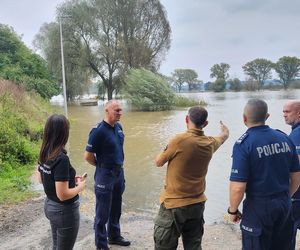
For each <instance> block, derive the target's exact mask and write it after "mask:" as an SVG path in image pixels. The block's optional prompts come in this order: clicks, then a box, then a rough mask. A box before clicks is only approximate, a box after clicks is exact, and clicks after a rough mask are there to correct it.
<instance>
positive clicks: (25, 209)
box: [0, 191, 300, 250]
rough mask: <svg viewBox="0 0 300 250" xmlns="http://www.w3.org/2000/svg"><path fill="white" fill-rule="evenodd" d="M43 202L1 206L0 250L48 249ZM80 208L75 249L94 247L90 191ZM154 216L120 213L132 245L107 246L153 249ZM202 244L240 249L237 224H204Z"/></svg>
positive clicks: (211, 249)
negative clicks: (79, 222) (79, 221)
mask: <svg viewBox="0 0 300 250" xmlns="http://www.w3.org/2000/svg"><path fill="white" fill-rule="evenodd" d="M43 204H44V196H43V195H41V196H39V197H38V198H34V199H31V200H29V201H26V202H24V203H21V204H18V205H13V206H1V207H0V249H1V250H19V249H22V250H23V249H25V250H27V249H28V250H29V249H30V250H40V249H51V247H52V246H51V243H52V241H51V232H50V225H49V222H48V220H47V219H46V218H45V216H44V211H43ZM80 210H81V224H80V230H79V235H78V237H77V241H76V244H75V247H74V249H75V250H89V249H92V250H93V249H95V246H94V234H93V214H94V195H93V193H92V192H91V191H84V192H83V194H82V196H81V208H80ZM153 219H154V218H153V216H150V215H146V214H137V213H125V214H122V220H121V228H122V234H123V236H124V237H125V238H127V239H129V240H131V246H129V247H117V246H110V249H111V250H125V249H128V250H131V249H136V250H142V249H154V247H153V238H152V234H153ZM298 236H299V235H298ZM298 239H299V237H298ZM202 247H203V249H204V250H220V249H222V250H238V249H241V235H240V230H239V227H238V226H237V225H233V224H231V223H227V222H220V223H218V224H213V225H205V232H204V236H203V243H202ZM178 249H179V250H182V249H183V247H182V244H179V246H178ZM296 249H300V248H299V242H297V248H296Z"/></svg>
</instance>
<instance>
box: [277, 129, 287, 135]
mask: <svg viewBox="0 0 300 250" xmlns="http://www.w3.org/2000/svg"><path fill="white" fill-rule="evenodd" d="M275 130H276V131H278V132H280V133H282V134H284V135H287V134H286V133H285V132H283V131H281V130H280V129H275Z"/></svg>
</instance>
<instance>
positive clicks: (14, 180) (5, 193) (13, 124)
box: [0, 80, 52, 204]
mask: <svg viewBox="0 0 300 250" xmlns="http://www.w3.org/2000/svg"><path fill="white" fill-rule="evenodd" d="M51 111H52V108H51V107H50V105H49V103H48V102H46V101H45V100H43V99H42V98H41V97H40V96H39V95H37V94H35V93H34V92H26V91H25V88H24V87H22V86H18V85H15V84H13V83H11V82H9V81H5V80H0V204H3V203H5V204H8V203H14V202H18V201H22V200H24V199H27V198H28V197H31V196H32V195H34V193H33V192H31V191H30V190H29V189H28V187H29V185H30V178H29V177H30V176H31V175H32V171H33V169H34V167H35V166H36V162H37V155H38V151H39V142H40V139H41V136H42V132H43V125H44V122H45V120H46V117H47V116H48V114H49V113H50V112H51Z"/></svg>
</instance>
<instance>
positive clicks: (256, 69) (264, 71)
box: [243, 58, 273, 88]
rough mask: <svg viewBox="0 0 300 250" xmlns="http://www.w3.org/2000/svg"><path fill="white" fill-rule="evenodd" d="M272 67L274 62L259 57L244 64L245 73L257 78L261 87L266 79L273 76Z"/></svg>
mask: <svg viewBox="0 0 300 250" xmlns="http://www.w3.org/2000/svg"><path fill="white" fill-rule="evenodd" d="M272 68H273V63H272V62H271V61H269V60H267V59H263V58H257V59H255V60H253V61H251V62H248V63H246V64H245V65H244V66H243V70H244V72H245V74H246V75H248V76H250V77H251V78H253V79H254V80H256V81H257V83H258V86H259V87H260V88H261V87H263V85H264V81H265V80H267V79H270V78H271V76H272V75H271V70H272Z"/></svg>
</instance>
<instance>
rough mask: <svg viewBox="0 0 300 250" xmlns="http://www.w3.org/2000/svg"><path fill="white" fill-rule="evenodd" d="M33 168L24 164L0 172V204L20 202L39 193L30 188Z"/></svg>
mask: <svg viewBox="0 0 300 250" xmlns="http://www.w3.org/2000/svg"><path fill="white" fill-rule="evenodd" d="M33 169H34V167H28V166H23V167H18V168H16V169H10V170H6V171H5V172H2V173H1V174H0V205H3V204H6V205H7V204H14V203H19V202H21V201H24V200H28V199H30V198H32V197H35V196H36V195H37V193H36V192H34V191H31V190H30V188H29V187H30V184H31V182H30V176H31V175H32V173H33Z"/></svg>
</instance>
